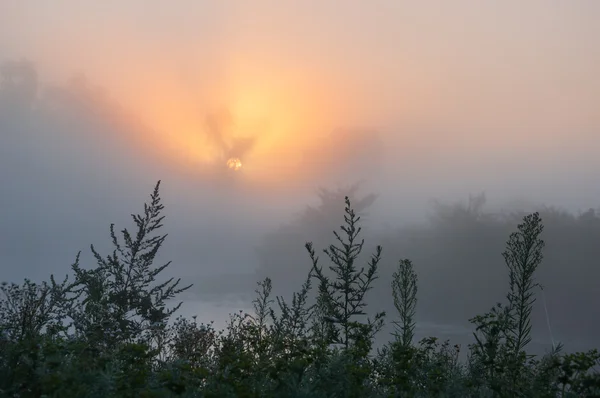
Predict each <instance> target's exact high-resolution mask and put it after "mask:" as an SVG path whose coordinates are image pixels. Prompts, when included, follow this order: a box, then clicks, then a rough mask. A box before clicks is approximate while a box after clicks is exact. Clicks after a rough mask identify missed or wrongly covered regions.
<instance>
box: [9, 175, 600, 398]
mask: <svg viewBox="0 0 600 398" xmlns="http://www.w3.org/2000/svg"><path fill="white" fill-rule="evenodd" d="M159 186H160V182H159V183H158V184H157V185H156V187H155V189H154V192H153V193H152V195H151V201H150V203H149V204H146V205H144V212H143V214H141V215H133V221H134V224H135V227H136V231H135V233H134V234H131V233H130V232H129V231H128V230H127V229H124V230H122V231H121V236H122V239H121V240H119V239H118V238H117V234H116V232H115V229H114V226H113V225H111V228H110V237H111V240H112V243H113V246H114V248H113V252H112V253H111V254H109V255H108V256H106V257H103V256H101V255H100V254H99V253H98V252H97V251H96V250H95V248H94V246H92V247H91V250H92V253H93V254H94V256H95V258H96V266H95V268H92V269H83V268H82V267H81V266H80V264H79V255H78V256H77V258H76V261H75V263H74V264H73V266H72V269H73V276H72V278H73V279H72V280H69V278H68V277H67V278H65V279H64V280H63V282H61V283H57V282H56V281H55V279H54V277H51V278H50V281H49V282H45V283H42V284H39V285H38V284H35V283H33V282H31V281H29V280H25V281H24V283H23V284H22V285H17V284H14V283H13V284H7V283H4V284H2V286H0V290H1V292H2V294H3V296H2V298H0V375H1V377H0V395H1V396H6V397H42V396H45V397H82V396H85V397H113V396H114V397H169V396H181V397H298V398H299V397H404V396H407V397H436V396H437V397H446V396H456V397H488V396H489V397H517V396H523V397H557V396H559V397H568V396H598V395H599V394H600V374H599V373H598V370H597V369H596V367H597V366H598V365H600V354H599V353H598V351H596V350H593V351H590V352H587V353H575V354H562V351H561V348H562V347H561V346H557V347H555V349H554V350H553V351H552V352H551V353H549V354H547V355H546V356H543V357H541V358H537V357H535V356H533V355H530V354H528V353H527V350H526V348H527V345H528V343H529V342H530V340H531V323H530V322H531V321H530V318H531V312H532V308H533V306H534V303H535V292H536V289H537V288H541V286H540V285H539V284H537V282H536V281H535V274H536V271H537V269H538V267H539V266H541V264H542V259H543V255H542V254H543V253H542V252H543V248H544V242H543V240H542V239H541V234H542V232H543V224H542V220H541V218H540V216H539V214H538V213H534V214H531V215H527V216H525V217H524V218H523V222H522V223H521V224H519V225H518V226H517V231H516V232H514V233H513V234H511V235H510V237H509V239H508V242H507V244H506V250H505V252H504V253H503V256H504V260H505V263H506V265H507V269H508V273H509V277H510V283H509V286H508V295H507V298H506V302H505V303H498V304H497V305H496V306H494V307H493V308H492V309H491V310H490V311H489V312H488V313H486V314H483V315H478V316H475V317H473V318H472V319H471V322H472V323H473V324H474V326H475V331H474V338H475V341H474V343H473V344H471V345H470V346H469V347H468V348H469V352H468V358H467V360H466V361H461V360H460V359H459V353H460V347H459V346H456V345H452V344H451V343H450V342H448V341H445V342H440V341H438V339H436V338H435V337H430V338H426V339H423V340H421V341H420V342H418V343H417V344H415V343H414V342H413V339H414V328H415V316H416V310H417V292H418V289H417V282H418V278H417V272H416V271H415V266H414V265H413V263H412V262H411V261H410V260H407V259H404V260H401V261H400V262H399V263H398V268H397V271H396V272H395V273H394V274H393V278H392V282H391V287H392V291H393V295H392V297H391V298H390V299H391V300H393V304H394V307H395V308H396V310H397V315H396V319H394V320H392V323H393V324H394V325H395V332H394V334H393V336H394V338H393V340H392V341H390V342H389V343H388V344H386V345H385V346H383V347H382V348H380V349H378V350H377V352H374V350H373V340H374V337H375V335H376V334H377V333H378V332H379V331H380V330H381V328H382V327H383V325H384V319H385V316H386V315H385V314H384V313H377V314H375V315H374V316H373V318H372V319H371V318H368V317H367V313H368V312H367V309H366V308H367V305H366V297H367V294H368V292H369V290H370V289H371V287H372V284H373V281H374V280H376V279H377V277H378V264H379V262H380V259H381V254H382V248H381V247H380V246H378V247H377V248H376V249H375V252H374V253H373V254H372V255H371V257H370V259H369V260H368V261H366V263H365V264H364V265H363V266H361V265H359V262H360V261H361V259H360V254H361V252H362V249H363V245H364V240H363V239H362V238H360V233H361V228H360V217H359V216H357V214H356V213H355V211H354V209H353V208H352V205H351V202H350V200H349V199H348V198H347V197H346V198H345V205H346V206H345V209H344V210H345V214H344V225H343V226H342V227H341V232H339V233H338V232H334V238H335V239H336V243H335V244H331V245H329V246H328V247H327V249H325V250H324V251H323V252H324V254H325V255H326V258H327V259H328V260H329V261H330V265H329V266H328V267H324V266H322V265H321V260H320V258H319V256H318V255H317V253H316V251H315V250H314V248H313V245H312V243H307V244H306V249H307V251H308V254H309V258H310V260H311V263H312V266H311V267H310V268H308V269H307V270H306V271H307V272H306V275H307V276H306V280H305V281H304V283H303V284H302V286H301V287H300V290H299V291H298V292H296V293H293V294H292V295H291V297H290V298H288V300H286V298H284V297H281V296H277V297H275V298H272V297H271V292H272V283H271V280H270V279H269V278H265V279H264V280H263V281H261V282H259V283H258V289H257V290H256V293H257V296H256V299H255V300H254V303H253V304H254V313H253V314H242V313H238V314H232V315H231V318H230V321H229V323H228V325H227V328H226V329H225V330H215V329H214V328H213V327H212V323H211V324H199V323H198V322H197V320H196V318H193V319H191V320H188V319H185V318H182V317H179V318H177V319H175V320H174V322H169V321H170V320H171V318H172V317H173V315H174V314H175V312H176V311H177V309H178V308H179V305H177V306H175V307H174V308H170V309H168V308H167V306H166V302H167V301H168V300H170V299H173V298H175V297H176V296H177V295H178V294H179V293H181V292H183V291H184V290H186V289H188V288H189V286H187V287H183V288H180V287H179V283H180V281H179V280H174V279H172V278H171V279H168V280H166V281H162V282H158V281H157V279H158V277H159V275H160V273H161V272H162V271H164V270H165V269H166V268H167V267H168V266H169V264H170V263H166V264H163V265H160V266H158V267H154V259H155V257H156V254H157V253H158V251H159V250H160V248H161V247H162V244H163V243H164V241H165V239H166V235H157V232H158V230H159V229H160V228H161V227H162V221H163V216H161V211H162V210H163V206H162V204H161V203H160V196H159ZM313 282H316V287H317V288H316V291H313Z"/></svg>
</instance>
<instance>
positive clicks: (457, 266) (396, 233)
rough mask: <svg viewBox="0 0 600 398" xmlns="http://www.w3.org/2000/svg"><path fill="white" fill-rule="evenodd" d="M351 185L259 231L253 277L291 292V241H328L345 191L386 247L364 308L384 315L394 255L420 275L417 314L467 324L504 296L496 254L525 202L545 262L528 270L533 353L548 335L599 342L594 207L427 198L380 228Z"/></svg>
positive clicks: (295, 265)
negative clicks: (420, 207)
mask: <svg viewBox="0 0 600 398" xmlns="http://www.w3.org/2000/svg"><path fill="white" fill-rule="evenodd" d="M360 188H361V187H360V185H358V184H355V185H352V186H349V187H345V188H339V189H321V190H320V191H319V192H318V196H319V203H318V204H317V205H315V206H309V207H307V208H306V209H305V210H304V211H303V212H302V213H300V214H298V215H297V217H296V218H295V219H293V220H292V221H291V222H289V223H287V224H285V225H282V226H281V227H279V228H278V229H276V230H275V231H273V232H272V233H270V234H267V235H266V236H265V238H264V240H263V243H262V244H261V245H260V247H258V248H257V254H258V256H259V264H260V266H259V269H258V272H257V277H258V278H259V279H261V278H264V277H267V276H268V277H270V278H271V279H272V280H273V283H274V290H275V292H276V293H277V294H282V293H285V292H288V291H290V289H293V288H294V285H295V283H296V281H297V280H299V279H300V278H302V277H303V273H304V272H305V267H304V258H303V254H304V253H303V248H302V247H299V246H298V244H297V242H298V241H304V240H307V239H315V240H316V241H318V242H324V241H327V239H328V238H329V236H330V234H331V231H332V230H333V229H334V228H337V227H338V226H339V220H340V219H341V217H342V213H341V211H340V209H339V203H341V202H342V201H343V200H344V196H346V195H348V196H350V197H352V198H355V199H354V202H353V206H354V208H355V209H356V211H357V212H358V213H359V214H361V215H362V216H363V219H364V222H365V224H366V225H367V228H369V232H368V234H369V237H370V239H369V240H370V242H377V243H379V244H381V245H382V246H383V247H385V251H384V253H383V255H382V261H381V263H380V267H379V274H380V276H381V278H380V280H378V281H376V282H375V283H374V285H373V290H372V292H371V293H370V294H369V305H370V306H371V307H372V308H373V311H377V310H383V311H386V312H388V313H389V312H390V311H393V304H392V303H391V302H390V300H389V299H388V298H389V296H390V294H391V287H390V286H389V283H387V281H389V280H390V279H391V278H392V274H393V273H394V272H395V271H396V263H397V261H398V259H399V258H410V259H411V260H412V261H413V262H414V263H415V264H416V268H417V270H418V273H419V280H420V290H419V292H420V294H419V312H418V314H417V320H418V321H419V323H422V324H438V325H440V326H442V325H450V326H453V327H454V329H455V330H456V332H455V334H459V333H462V331H464V330H465V329H466V328H468V327H469V323H468V319H469V317H470V316H471V315H472V314H474V313H481V312H482V311H485V310H486V308H487V305H488V303H490V302H495V301H496V300H497V298H498V297H500V296H501V295H502V294H503V292H504V290H505V287H506V284H507V283H508V275H507V274H506V272H505V265H504V259H503V258H502V256H501V255H500V253H501V252H502V250H503V249H504V245H505V241H506V237H507V236H508V235H509V234H510V233H511V232H512V231H513V230H514V226H515V225H517V224H518V223H519V222H520V220H521V219H522V218H523V217H524V216H525V215H526V214H527V213H526V212H525V211H523V210H521V209H523V208H526V207H528V208H530V209H531V211H532V212H533V211H537V212H538V213H539V214H540V215H541V217H542V218H543V219H544V225H545V226H546V227H547V228H546V231H545V232H544V235H545V239H544V240H545V241H546V242H547V243H548V245H547V247H546V248H545V251H544V266H543V267H541V269H540V270H539V271H538V273H537V275H538V278H539V280H540V283H542V285H543V287H544V290H543V291H540V299H541V302H540V305H539V306H538V307H536V308H535V310H534V312H533V313H532V322H533V324H534V325H535V326H536V328H535V329H536V331H535V333H534V335H535V340H536V342H538V343H536V348H535V350H536V351H540V350H541V351H543V349H544V348H546V347H550V346H551V345H552V339H553V338H554V339H556V340H560V341H563V342H568V343H569V344H570V345H572V346H576V347H577V349H583V348H589V347H590V345H593V346H596V345H597V344H599V343H600V340H599V336H600V334H599V333H600V308H599V307H598V306H597V305H595V304H594V303H596V302H597V301H598V298H599V297H600V284H598V283H597V281H598V280H600V268H599V267H598V258H600V245H599V244H598V242H600V209H598V210H595V209H589V210H588V211H585V212H582V213H579V214H573V213H570V212H567V211H563V210H561V209H558V208H554V207H548V206H543V205H539V206H536V205H533V204H529V205H527V204H522V203H515V204H514V205H512V206H511V207H509V208H508V209H507V210H504V211H491V210H487V209H486V196H485V194H479V195H472V196H470V197H469V198H468V200H467V201H465V202H459V203H455V204H447V203H440V202H434V203H433V206H432V212H431V214H430V217H429V219H428V220H427V221H424V222H421V223H419V224H414V225H404V226H386V227H382V226H379V225H373V224H372V223H371V222H370V219H369V210H370V207H371V206H372V205H373V204H374V203H376V200H377V196H376V195H374V194H366V195H360V194H359V191H360ZM398 207H399V208H401V207H402V205H401V203H399V204H398ZM373 249H374V246H370V247H369V250H373ZM548 321H550V323H551V330H548V325H547V324H548ZM388 331H389V330H388ZM384 340H385V339H384ZM544 346H545V347H544Z"/></svg>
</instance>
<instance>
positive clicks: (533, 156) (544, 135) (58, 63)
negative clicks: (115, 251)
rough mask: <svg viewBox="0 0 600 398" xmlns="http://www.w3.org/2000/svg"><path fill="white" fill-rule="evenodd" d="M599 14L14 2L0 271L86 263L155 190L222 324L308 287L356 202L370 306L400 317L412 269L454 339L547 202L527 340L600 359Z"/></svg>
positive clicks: (411, 5) (7, 12)
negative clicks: (406, 265)
mask: <svg viewBox="0 0 600 398" xmlns="http://www.w3.org/2000/svg"><path fill="white" fill-rule="evenodd" d="M599 4H600V3H598V2H594V1H583V0H582V1H573V2H566V1H564V2H552V3H549V2H545V1H530V2H527V3H517V2H502V3H500V2H496V3H491V2H490V3H485V4H484V3H482V2H473V1H455V2H452V4H450V2H433V3H427V5H426V4H425V3H423V4H417V3H416V2H400V1H391V0H388V1H385V0H379V1H371V2H369V4H368V5H367V4H366V3H364V2H360V1H347V2H344V5H343V6H341V5H340V2H336V1H303V2H275V1H257V2H252V4H250V2H248V3H246V2H241V1H238V2H217V1H215V2H194V1H181V2H178V3H177V5H169V3H168V2H160V1H151V2H140V1H128V2H119V3H117V2H97V3H94V4H92V3H91V2H88V3H85V2H80V1H75V0H60V1H54V2H47V3H39V4H36V5H35V6H33V5H31V3H30V4H26V2H23V1H17V0H8V1H3V2H2V3H1V4H0V63H1V68H0V187H1V188H0V264H2V265H1V266H0V267H1V268H0V277H1V278H0V279H1V280H3V281H15V282H17V281H20V280H22V279H23V278H31V279H34V280H44V279H47V278H48V277H49V275H50V274H56V275H58V276H62V275H64V274H65V273H68V272H69V266H70V265H71V263H72V262H73V261H74V259H75V255H76V254H77V252H78V251H79V250H82V251H83V254H82V261H83V265H84V266H91V265H92V264H93V263H94V259H93V257H92V256H91V253H90V251H89V245H90V244H91V243H93V244H94V245H96V247H97V248H98V249H99V250H100V251H102V252H106V254H108V251H109V250H111V246H110V243H111V242H110V237H109V234H108V231H109V230H108V228H109V225H110V224H111V223H115V224H116V227H117V228H118V229H121V228H123V227H129V226H130V222H131V218H130V214H131V213H135V212H139V211H141V210H142V207H141V206H142V203H143V201H144V200H146V199H147V196H148V194H149V193H150V192H151V189H152V187H153V186H154V184H155V183H156V181H157V180H162V196H163V198H164V203H165V206H166V210H165V214H166V219H165V221H164V224H165V231H166V232H167V233H168V234H169V236H168V238H167V241H166V244H165V247H164V250H163V251H162V252H161V254H160V259H161V261H162V260H164V261H168V260H172V261H173V265H172V266H171V267H169V269H168V273H169V275H171V276H176V277H179V276H181V277H183V278H184V280H185V282H189V283H192V282H193V283H195V286H194V287H193V288H192V289H191V290H190V291H188V292H186V295H185V300H186V304H185V305H184V307H183V309H182V311H184V312H185V313H186V314H193V313H196V312H202V313H199V314H198V315H199V317H200V318H203V319H204V320H205V321H209V320H211V319H216V318H218V319H219V322H221V323H222V322H224V320H223V318H224V316H223V314H222V313H219V314H218V315H217V311H221V310H223V311H224V312H227V311H230V310H234V308H235V307H236V306H238V303H242V302H246V303H248V304H247V306H248V307H249V306H250V304H249V300H251V299H252V298H253V290H254V288H255V284H256V282H257V281H259V280H261V279H262V278H264V277H267V276H268V277H270V278H272V280H273V285H274V292H276V293H277V294H282V295H290V294H291V293H292V292H293V291H295V290H298V289H299V288H300V286H301V284H302V282H303V281H304V279H305V278H306V275H307V274H308V271H309V270H310V267H311V263H310V259H309V257H308V254H307V252H306V249H305V248H304V244H305V242H307V241H312V242H314V244H315V247H316V248H317V249H318V250H321V249H323V248H325V247H327V245H329V244H330V243H333V239H334V236H333V234H332V230H333V229H337V228H338V227H339V226H340V225H341V223H342V222H343V210H344V196H345V195H349V196H350V199H351V200H352V202H353V204H355V205H356V206H357V210H358V211H359V213H360V214H361V215H362V216H363V222H364V229H363V237H364V238H365V240H366V244H365V249H366V250H367V251H368V252H370V251H372V250H373V249H374V247H375V245H377V244H381V245H382V246H383V260H382V264H381V266H380V271H381V277H380V278H379V279H378V280H377V281H376V286H375V288H374V289H373V291H372V292H371V293H370V296H369V298H368V302H369V304H370V305H372V306H373V307H374V309H382V310H385V311H387V312H388V314H389V317H390V319H392V317H393V314H394V312H393V307H392V301H391V299H390V297H391V287H390V284H389V283H390V281H391V278H392V272H394V270H395V267H396V265H397V263H398V261H399V260H400V259H404V258H409V259H411V260H412V261H413V262H414V264H415V270H416V272H417V274H418V276H419V294H418V299H419V302H418V307H417V314H418V315H417V317H418V320H419V324H420V325H433V326H427V327H428V328H430V329H428V330H426V331H424V332H423V334H426V333H429V330H432V332H431V334H435V333H434V332H433V331H434V330H436V327H437V331H440V330H442V328H444V327H451V328H455V329H453V330H454V331H452V332H448V333H449V335H453V333H454V334H456V335H458V334H461V333H462V334H463V335H464V334H468V333H469V330H471V329H470V325H469V323H468V320H469V319H470V318H471V317H472V316H474V315H475V314H477V313H481V312H484V311H487V310H488V309H489V308H490V307H492V306H493V305H494V304H495V303H496V302H498V301H502V300H503V299H504V298H505V291H506V286H507V284H508V279H507V276H506V275H507V273H506V266H505V264H504V260H503V258H502V255H501V253H502V251H503V250H504V248H505V243H506V240H507V239H508V236H509V234H510V233H511V232H513V231H514V230H515V228H516V225H517V224H518V223H519V222H520V219H521V218H522V216H523V215H524V214H525V213H526V212H531V211H540V213H541V216H542V219H543V220H544V224H545V230H544V233H543V235H542V237H543V239H544V240H545V241H546V248H545V252H544V253H545V259H544V262H543V263H542V265H541V266H540V269H539V272H538V274H537V278H538V281H539V282H540V283H541V284H542V285H543V287H544V290H543V294H542V293H541V291H539V292H538V296H537V297H538V301H537V302H536V304H535V309H534V313H533V323H534V336H535V339H534V342H536V343H537V344H540V346H543V348H547V347H549V346H550V345H551V344H552V339H555V340H560V341H563V342H564V343H566V344H567V347H568V346H571V347H572V348H573V349H587V348H590V347H596V346H598V345H599V344H600V339H599V337H598V336H600V309H599V307H598V306H597V305H594V303H596V302H598V299H599V297H600V284H599V283H597V281H598V280H600V270H599V268H598V259H599V258H600V245H599V242H600V213H599V212H600V184H599V182H600V160H599V157H598V150H599V148H600V112H598V105H597V104H600V79H598V76H597V74H598V70H600V46H598V43H597V39H596V38H597V37H600V25H598V24H597V23H596V21H597V17H598V16H600V5H599ZM434 5H435V6H434ZM142 8H143V12H142V11H141V9H142ZM237 162H239V164H238V163H237ZM594 209H595V210H594ZM321 258H322V259H323V260H325V256H324V255H321ZM366 258H367V257H365V259H366ZM240 300H241V301H240ZM199 301H201V302H202V303H203V304H202V305H199V304H197V303H198V302H199ZM232 302H233V304H231V303H232ZM206 303H211V304H210V305H207V304H206ZM218 303H221V305H223V307H219V306H218ZM223 303H225V304H223ZM227 303H230V304H227ZM213 304H214V305H213ZM239 305H241V304H239ZM213 310H214V311H215V312H212V311H213ZM244 310H247V308H244ZM548 321H549V322H550V325H551V326H550V330H549V328H548V325H547V323H548ZM436 325H437V326H436ZM384 333H387V331H386V332H384ZM440 333H443V332H440ZM551 334H552V335H551ZM453 336H454V335H453ZM468 337H470V336H468ZM457 338H459V337H457Z"/></svg>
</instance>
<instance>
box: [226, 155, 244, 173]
mask: <svg viewBox="0 0 600 398" xmlns="http://www.w3.org/2000/svg"><path fill="white" fill-rule="evenodd" d="M227 167H229V168H230V169H231V170H233V171H238V170H239V169H241V168H242V161H241V160H240V159H239V158H230V159H229V160H228V161H227Z"/></svg>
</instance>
